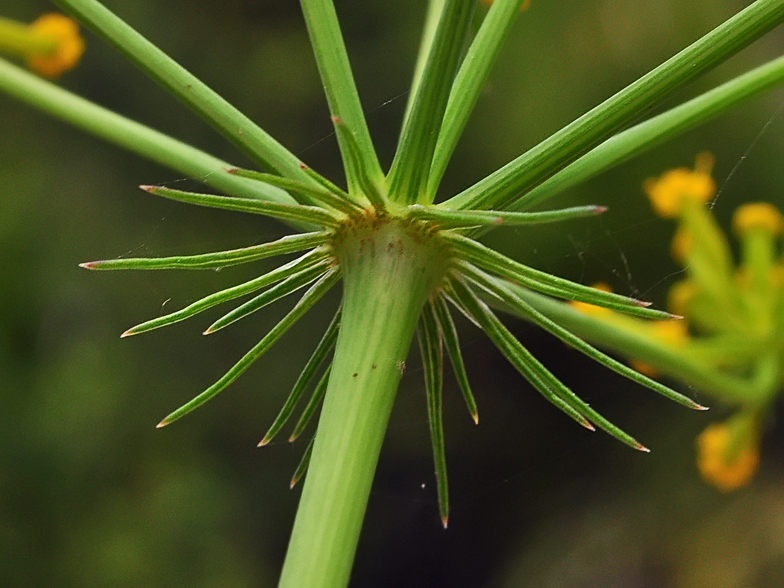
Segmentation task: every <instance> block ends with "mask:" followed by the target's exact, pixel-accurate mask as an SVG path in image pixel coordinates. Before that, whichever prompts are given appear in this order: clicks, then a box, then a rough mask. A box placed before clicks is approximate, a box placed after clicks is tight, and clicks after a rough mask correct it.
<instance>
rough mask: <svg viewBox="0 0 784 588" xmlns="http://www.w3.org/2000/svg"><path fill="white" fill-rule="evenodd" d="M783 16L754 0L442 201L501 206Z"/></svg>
mask: <svg viewBox="0 0 784 588" xmlns="http://www.w3.org/2000/svg"><path fill="white" fill-rule="evenodd" d="M782 21H784V2H782V1H781V0H757V1H756V2H754V3H753V4H751V5H750V6H748V7H747V8H746V9H744V10H742V11H741V12H739V13H738V14H736V15H735V16H733V17H732V18H730V19H729V20H727V21H726V22H724V23H723V24H721V25H719V26H718V27H716V28H715V29H713V30H712V31H711V32H710V33H708V34H707V35H705V36H703V37H702V38H701V39H699V40H698V41H696V42H694V43H692V44H691V45H690V46H689V47H687V48H686V49H684V50H683V51H681V52H680V53H678V54H677V55H675V56H674V57H672V58H670V59H669V60H667V61H666V62H665V63H663V64H662V65H660V66H659V67H657V68H656V69H654V70H653V71H651V72H649V73H648V74H646V75H645V76H643V77H641V78H640V79H638V80H637V81H635V82H634V83H632V84H630V85H629V86H627V87H626V88H624V89H623V90H621V91H620V92H618V93H617V94H615V95H614V96H612V97H611V98H608V99H607V100H605V101H604V102H603V103H602V104H600V105H599V106H597V107H595V108H593V109H592V110H591V111H589V112H588V113H586V114H584V115H583V116H581V117H580V118H578V119H577V120H575V121H574V122H572V123H570V124H569V125H567V126H566V127H564V128H563V129H561V130H560V131H558V132H557V133H555V134H553V135H551V136H550V137H549V138H547V139H545V140H544V141H542V142H541V143H539V145H537V146H536V147H534V148H533V149H531V150H529V151H528V152H526V153H524V154H523V155H521V156H520V157H518V158H517V159H515V160H514V161H511V162H510V163H508V164H507V165H505V166H504V167H502V168H501V169H499V170H498V171H496V172H495V173H493V174H491V175H490V176H488V177H486V178H485V179H483V180H481V181H479V182H477V183H476V184H474V185H473V186H471V187H470V188H468V189H467V190H464V191H463V192H461V193H460V194H458V195H457V196H454V197H453V198H450V199H449V200H447V201H446V202H445V203H444V204H445V205H446V206H448V207H449V208H452V209H482V208H506V207H508V206H509V205H511V204H512V203H513V202H514V201H515V200H516V199H517V198H518V197H519V195H520V194H522V193H523V192H525V191H526V190H529V189H531V188H533V187H535V186H536V185H538V184H540V183H542V182H543V181H544V180H546V179H547V178H548V177H550V176H552V175H553V174H555V173H556V172H557V171H559V170H560V169H562V168H563V167H565V166H567V165H568V164H569V163H571V162H572V161H574V160H575V159H577V158H578V157H580V156H581V155H582V154H584V153H586V152H587V151H589V150H590V149H592V148H593V147H595V146H596V145H598V144H599V143H601V142H602V141H604V140H605V139H607V138H608V137H609V136H611V135H612V134H613V133H614V132H615V131H617V130H618V129H620V128H621V127H622V126H623V125H625V124H628V123H629V122H631V121H632V120H634V118H636V117H638V116H640V115H641V114H643V113H644V111H645V110H646V109H647V108H650V107H651V106H653V105H654V104H656V103H657V102H658V101H659V100H661V99H662V98H663V97H665V96H666V95H668V94H669V93H671V92H672V91H673V90H675V89H677V88H679V87H680V86H682V85H683V84H685V83H686V82H688V81H690V80H692V79H694V78H695V77H697V76H698V75H699V74H701V73H703V72H704V71H706V70H707V69H709V68H711V67H714V66H715V65H717V64H719V63H721V62H723V61H724V60H726V59H727V58H728V57H730V56H731V55H733V54H735V53H737V52H738V51H740V50H741V49H743V48H744V47H746V46H748V45H749V44H750V43H752V42H753V41H755V40H756V39H758V38H759V37H760V36H762V35H763V34H765V33H766V32H768V31H770V30H771V29H773V28H774V27H775V26H777V25H778V24H780V23H781V22H782Z"/></svg>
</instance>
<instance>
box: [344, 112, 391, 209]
mask: <svg viewBox="0 0 784 588" xmlns="http://www.w3.org/2000/svg"><path fill="white" fill-rule="evenodd" d="M332 122H333V123H334V124H335V129H336V131H337V134H338V137H340V138H341V140H342V144H343V145H345V146H346V150H345V152H344V153H343V164H344V166H345V168H346V175H347V176H348V177H351V178H353V184H352V182H349V187H351V186H352V185H353V186H354V188H353V189H351V190H350V191H352V192H357V193H360V194H362V195H364V196H365V197H366V198H367V199H368V200H369V201H370V203H371V204H373V206H376V207H378V208H380V209H382V210H384V209H386V207H387V198H386V196H385V195H384V193H383V192H382V190H381V188H380V184H379V183H377V182H376V181H375V180H374V179H373V178H372V176H371V175H370V174H369V172H368V169H367V167H366V165H365V162H364V161H363V160H362V152H361V151H360V148H359V144H358V143H357V141H356V138H355V137H354V133H353V132H352V131H351V129H350V128H349V127H348V125H347V124H346V123H345V122H343V120H342V119H340V118H339V117H337V116H333V117H332Z"/></svg>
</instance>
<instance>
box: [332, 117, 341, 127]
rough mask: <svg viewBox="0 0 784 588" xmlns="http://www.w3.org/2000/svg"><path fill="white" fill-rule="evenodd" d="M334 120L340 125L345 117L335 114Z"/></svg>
mask: <svg viewBox="0 0 784 588" xmlns="http://www.w3.org/2000/svg"><path fill="white" fill-rule="evenodd" d="M332 122H333V123H335V124H336V125H339V124H340V123H342V122H343V119H342V118H340V117H339V116H333V117H332Z"/></svg>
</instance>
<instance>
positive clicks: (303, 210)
mask: <svg viewBox="0 0 784 588" xmlns="http://www.w3.org/2000/svg"><path fill="white" fill-rule="evenodd" d="M140 188H141V189H142V190H144V191H145V192H149V193H150V194H155V195H156V196H163V197H164V198H168V199H170V200H176V201H177V202H185V203H186V204H194V205H196V206H206V207H209V208H222V209H223V210H234V211H237V212H249V213H251V214H261V215H264V216H269V217H272V218H278V219H283V220H294V221H299V222H305V223H313V224H315V225H319V226H322V227H336V226H338V225H339V224H340V221H339V219H338V218H337V217H335V216H333V215H332V214H331V213H329V212H327V211H326V210H324V209H323V208H318V207H316V206H303V205H301V204H280V203H278V202H263V201H260V200H251V199H250V198H232V197H230V196H217V195H215V194H197V193H195V192H183V191H182V190H173V189H172V188H164V187H162V186H140Z"/></svg>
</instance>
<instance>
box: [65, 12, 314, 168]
mask: <svg viewBox="0 0 784 588" xmlns="http://www.w3.org/2000/svg"><path fill="white" fill-rule="evenodd" d="M55 4H57V5H58V6H60V7H61V8H62V9H63V10H65V11H67V12H70V13H71V14H73V15H74V16H76V17H77V18H78V19H79V20H80V21H81V22H82V23H83V24H84V25H85V26H87V27H88V28H90V29H92V31H93V32H94V33H96V34H97V35H98V36H100V37H101V38H103V40H104V41H106V42H107V43H109V44H110V45H113V46H114V47H115V48H116V49H117V50H119V51H120V52H121V53H122V54H124V55H125V56H126V57H127V58H128V59H129V60H130V61H131V62H132V63H134V64H135V65H136V66H137V67H139V68H140V69H141V70H142V71H143V72H145V73H146V74H147V75H149V76H150V77H151V78H152V79H154V80H155V81H156V82H158V83H159V84H161V85H162V86H163V87H164V88H165V89H166V90H167V91H168V92H169V93H170V94H172V95H173V96H176V97H177V98H179V99H180V100H181V101H182V102H184V103H185V104H186V105H187V106H189V107H190V108H191V109H192V110H193V111H194V112H195V113H196V114H198V115H199V116H201V117H202V118H204V119H205V120H206V121H207V122H209V123H210V124H212V125H213V126H214V127H215V128H216V129H217V130H219V131H220V132H221V133H222V134H223V136H224V137H226V138H227V139H229V140H230V141H231V142H233V143H234V144H235V145H237V146H238V147H239V148H240V149H242V150H243V151H244V152H245V153H247V154H248V155H250V156H251V157H252V158H253V159H254V160H255V161H257V162H259V163H261V164H263V165H265V166H269V167H270V168H271V169H273V170H275V171H276V172H278V173H280V174H282V175H284V176H287V177H290V178H300V179H303V178H304V176H303V174H302V170H300V168H299V159H297V157H296V156H295V155H294V154H292V153H291V152H290V151H289V150H288V149H286V148H285V147H283V145H281V144H280V143H278V142H277V141H276V140H275V139H273V138H272V137H271V136H269V135H268V134H267V133H266V132H264V131H263V130H262V129H261V128H260V127H259V126H258V125H256V123H254V122H253V121H252V120H250V119H249V118H248V117H247V116H245V115H244V114H242V113H241V112H240V111H239V110H237V109H236V108H235V107H233V106H232V105H231V104H229V103H228V102H227V101H226V100H224V99H223V98H221V97H220V96H219V95H218V94H217V93H215V92H214V91H213V90H212V89H210V88H209V87H207V85H206V84H204V83H203V82H201V81H200V80H199V79H198V78H197V77H196V76H194V75H193V74H191V73H190V72H189V71H187V70H186V69H185V68H184V67H182V66H181V65H179V64H178V63H177V62H175V61H174V60H173V59H172V58H170V57H169V56H168V55H166V54H165V53H164V52H163V51H161V50H160V49H158V48H157V47H156V46H155V45H153V44H152V43H150V41H148V40H147V39H145V38H144V37H143V36H142V35H141V34H139V33H138V32H137V31H135V30H134V29H133V28H132V27H131V26H129V25H128V24H127V23H126V22H124V21H123V20H122V19H121V18H119V17H118V16H117V15H115V14H113V13H112V12H111V11H110V10H109V9H108V8H106V7H105V6H103V5H102V4H101V3H100V2H97V1H96V0H55Z"/></svg>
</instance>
